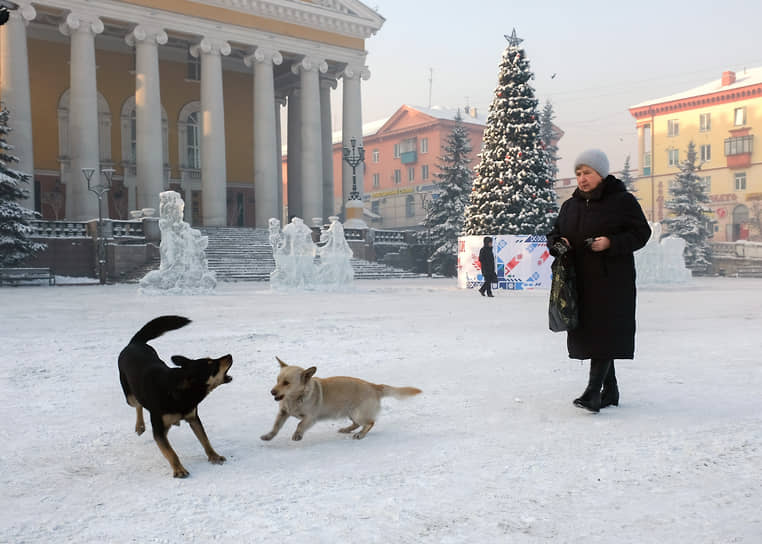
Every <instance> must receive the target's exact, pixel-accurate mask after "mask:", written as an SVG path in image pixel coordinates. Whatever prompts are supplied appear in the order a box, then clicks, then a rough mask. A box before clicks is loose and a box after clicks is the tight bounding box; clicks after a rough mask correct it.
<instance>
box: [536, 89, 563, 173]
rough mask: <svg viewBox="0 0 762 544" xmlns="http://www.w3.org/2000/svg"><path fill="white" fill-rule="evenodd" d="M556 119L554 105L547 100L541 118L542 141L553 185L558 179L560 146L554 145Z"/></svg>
mask: <svg viewBox="0 0 762 544" xmlns="http://www.w3.org/2000/svg"><path fill="white" fill-rule="evenodd" d="M555 118H556V114H555V112H554V111H553V104H551V103H550V100H546V101H545V105H544V106H543V107H542V115H541V116H540V140H541V141H542V144H543V145H544V146H545V151H546V152H547V153H548V160H549V161H550V166H549V168H548V172H550V180H551V185H553V184H554V183H555V181H556V180H557V179H558V159H559V157H558V146H557V145H556V144H554V143H553V142H554V141H555V140H556V131H555V128H554V126H553V119H555Z"/></svg>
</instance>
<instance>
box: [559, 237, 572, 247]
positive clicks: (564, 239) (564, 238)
mask: <svg viewBox="0 0 762 544" xmlns="http://www.w3.org/2000/svg"><path fill="white" fill-rule="evenodd" d="M561 240H563V241H564V244H566V245H567V246H568V247H571V244H570V243H569V240H567V239H566V237H565V236H561Z"/></svg>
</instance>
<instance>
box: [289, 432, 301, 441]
mask: <svg viewBox="0 0 762 544" xmlns="http://www.w3.org/2000/svg"><path fill="white" fill-rule="evenodd" d="M301 439H302V433H300V432H299V431H296V432H295V433H294V434H293V435H292V436H291V440H296V441H299V440H301Z"/></svg>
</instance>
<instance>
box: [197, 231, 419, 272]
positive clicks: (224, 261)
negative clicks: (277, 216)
mask: <svg viewBox="0 0 762 544" xmlns="http://www.w3.org/2000/svg"><path fill="white" fill-rule="evenodd" d="M200 230H201V232H202V233H203V234H204V235H205V236H208V237H209V245H208V246H207V248H206V259H207V261H208V262H209V269H210V270H214V272H215V273H216V274H217V279H218V280H219V281H269V279H270V272H272V271H273V270H274V269H275V261H274V260H273V254H272V248H271V247H270V242H269V240H268V231H267V229H252V228H245V227H202V228H201V229H200ZM351 263H352V268H353V269H354V271H355V279H363V280H367V279H390V278H420V277H423V276H422V275H421V274H416V273H414V272H409V271H406V270H400V269H398V268H392V267H390V266H387V265H385V264H381V263H375V262H370V261H365V260H362V259H352V261H351Z"/></svg>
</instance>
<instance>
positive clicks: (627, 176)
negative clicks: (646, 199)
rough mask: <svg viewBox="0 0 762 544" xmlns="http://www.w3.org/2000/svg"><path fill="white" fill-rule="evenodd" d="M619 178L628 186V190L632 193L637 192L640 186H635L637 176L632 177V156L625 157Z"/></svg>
mask: <svg viewBox="0 0 762 544" xmlns="http://www.w3.org/2000/svg"><path fill="white" fill-rule="evenodd" d="M619 179H620V180H621V181H622V183H624V186H625V187H627V190H628V191H630V192H631V193H637V192H638V188H637V187H635V178H633V177H632V170H631V169H630V156H629V155H627V158H626V159H624V166H623V167H622V173H621V174H620V175H619Z"/></svg>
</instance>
